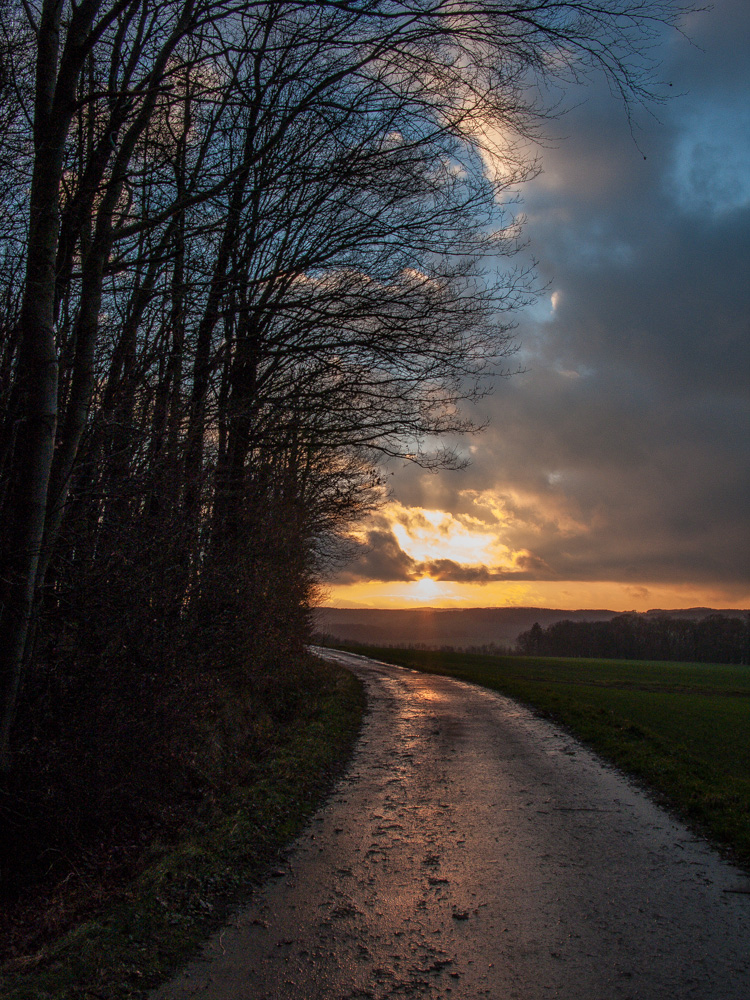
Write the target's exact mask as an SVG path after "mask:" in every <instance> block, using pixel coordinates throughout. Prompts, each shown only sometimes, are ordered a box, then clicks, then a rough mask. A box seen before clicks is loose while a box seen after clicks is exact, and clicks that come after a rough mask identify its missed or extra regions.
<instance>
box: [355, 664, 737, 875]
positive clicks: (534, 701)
mask: <svg viewBox="0 0 750 1000" xmlns="http://www.w3.org/2000/svg"><path fill="white" fill-rule="evenodd" d="M357 652H361V653H364V654H366V655H368V656H373V657H375V658H377V659H380V660H385V661H388V662H390V663H398V664H401V665H403V666H408V667H412V668H415V669H417V670H423V671H426V672H430V673H438V674H446V675H449V676H451V677H457V678H460V679H462V680H467V681H471V682H473V683H476V684H481V685H483V686H485V687H488V688H493V689H494V690H497V691H500V692H502V693H503V694H507V695H510V696H511V697H513V698H517V699H518V700H520V701H522V702H525V703H526V704H528V705H530V706H532V707H533V708H534V709H536V710H537V711H538V712H540V713H543V714H544V715H546V716H549V717H551V718H553V719H555V720H556V721H559V722H560V723H562V724H563V725H564V726H566V727H567V728H568V729H569V730H570V731H571V732H572V733H573V734H574V735H576V736H577V737H579V738H580V739H582V740H583V741H584V742H586V743H588V744H589V745H590V746H592V747H593V748H594V749H595V750H596V751H597V752H598V753H600V754H601V755H602V756H603V757H605V758H606V759H608V760H610V761H612V762H613V763H615V764H616V765H617V766H618V767H620V768H621V769H622V770H624V771H626V772H628V773H629V774H632V775H634V776H635V777H637V778H638V779H640V780H641V781H643V782H644V783H645V784H646V785H647V786H648V787H650V788H651V789H652V790H653V791H654V792H656V793H657V794H658V795H659V796H661V797H662V798H663V800H664V801H665V802H666V803H668V804H669V805H670V806H671V807H672V808H674V809H675V811H676V812H678V813H679V814H680V815H682V816H683V817H684V818H685V819H687V820H688V821H689V822H691V823H692V824H693V825H695V826H696V827H697V828H699V829H700V830H702V831H703V832H705V833H707V834H708V835H709V836H710V837H711V838H712V839H714V840H715V841H716V842H718V843H719V844H721V845H723V846H725V847H727V848H729V849H730V851H731V852H732V854H733V855H734V857H735V858H736V860H738V861H739V862H740V863H741V864H743V865H744V866H746V867H750V667H746V666H745V667H742V666H724V665H720V664H692V663H664V662H659V663H657V662H646V661H618V660H586V659H563V658H552V657H544V658H538V659H537V658H533V657H493V656H479V655H472V654H468V653H443V652H431V651H424V650H396V649H380V648H359V647H358V648H357Z"/></svg>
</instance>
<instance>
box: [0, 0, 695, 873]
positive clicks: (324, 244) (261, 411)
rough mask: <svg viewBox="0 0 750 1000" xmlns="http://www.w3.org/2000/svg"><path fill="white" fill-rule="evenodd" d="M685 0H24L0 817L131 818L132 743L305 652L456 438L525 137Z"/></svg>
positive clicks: (5, 387)
mask: <svg viewBox="0 0 750 1000" xmlns="http://www.w3.org/2000/svg"><path fill="white" fill-rule="evenodd" d="M677 14H678V4H676V3H673V2H670V0H576V2H573V3H570V2H565V3H563V2H558V0H544V2H538V0H536V2H535V0H519V2H516V3H512V4H511V3H508V2H507V0H496V2H490V0H478V2H472V3H465V2H463V0H445V2H442V0H434V2H423V0H415V2H409V3H394V2H382V0H367V2H363V3H360V2H356V3H354V2H348V0H335V2H333V0H332V2H316V3H309V2H292V3H250V2H247V0H210V2H209V0H159V2H158V3H157V2H156V0H79V2H73V0H21V2H18V0H0V591H1V593H0V599H1V602H2V606H1V609H0V710H1V712H2V715H1V716H0V764H1V765H2V771H3V772H4V774H5V777H4V778H3V788H2V797H1V799H0V811H1V812H2V816H3V820H4V824H5V828H7V829H11V831H12V829H16V830H18V831H22V832H23V831H24V830H25V831H28V830H29V829H34V828H35V823H36V819H35V817H37V818H38V816H39V815H41V814H44V815H45V816H46V817H47V818H46V819H45V822H47V823H48V822H52V820H51V819H50V817H53V816H54V815H55V803H58V804H59V803H60V802H62V801H63V800H64V801H67V802H68V803H69V804H70V802H72V801H74V802H75V815H71V814H70V811H69V812H68V813H67V814H66V816H67V818H66V820H65V822H66V823H67V824H68V827H67V829H68V830H69V832H70V838H69V839H73V840H74V839H75V836H77V833H76V831H77V830H78V826H79V825H80V823H81V822H82V821H81V815H83V814H84V813H85V814H88V815H96V816H97V817H98V820H97V822H98V824H99V826H98V828H97V829H98V830H99V833H98V834H97V836H99V835H101V836H102V837H105V838H106V835H107V834H106V830H105V828H107V824H108V823H110V819H109V817H110V814H114V813H113V810H114V811H116V808H115V805H113V802H114V801H115V800H116V799H117V796H118V795H120V792H122V795H121V796H120V799H117V801H119V802H120V805H119V806H117V808H120V809H121V812H126V811H127V794H129V793H128V790H127V789H125V790H124V791H123V790H122V789H123V781H122V780H121V779H122V775H123V774H125V773H127V774H128V775H129V780H132V775H133V774H134V773H135V772H136V771H137V770H138V769H139V767H140V763H141V762H142V760H143V759H144V758H147V759H149V761H150V763H151V766H150V768H149V770H150V772H151V773H152V774H153V775H158V774H159V773H160V769H161V768H165V767H166V766H167V765H168V764H169V762H170V761H171V760H172V758H173V756H174V754H175V753H176V752H177V751H176V750H175V747H179V745H180V741H179V739H178V736H180V734H181V733H182V734H183V735H184V733H187V735H186V736H185V746H187V747H189V745H190V739H191V738H193V737H192V736H191V732H192V730H191V728H190V727H191V725H193V720H194V719H195V716H196V712H197V711H198V709H200V710H201V711H203V713H204V715H205V714H206V713H208V711H209V706H210V705H211V704H212V702H211V698H212V696H213V695H212V692H214V691H215V689H216V686H217V685H225V684H227V683H229V681H228V680H227V678H232V681H231V683H239V681H238V678H247V676H248V675H252V674H261V673H262V674H263V675H264V676H267V675H268V674H269V672H271V674H272V673H273V671H277V672H278V671H280V670H283V669H284V667H283V665H284V663H285V662H287V659H286V658H287V657H288V652H289V650H293V649H296V648H298V646H299V644H300V642H301V641H302V640H303V639H304V637H305V634H306V631H305V630H306V628H307V616H308V610H309V607H310V605H311V603H312V602H313V601H314V598H315V593H316V587H317V582H318V580H319V579H320V578H321V576H322V575H323V574H324V572H325V568H326V561H327V560H329V559H330V558H332V557H333V556H332V552H333V549H334V548H335V546H333V542H334V541H335V539H336V537H337V536H340V535H341V534H342V533H344V532H345V530H346V527H347V525H348V524H350V523H351V522H352V521H353V520H356V519H357V518H359V517H361V516H362V515H363V514H364V513H366V512H367V511H368V510H370V509H371V508H372V507H373V506H374V505H375V504H376V503H377V502H378V499H379V496H380V494H381V488H382V487H381V482H380V478H379V473H378V471H377V470H378V467H379V462H380V460H381V459H382V458H383V457H384V456H398V457H401V458H404V459H407V460H411V461H417V462H421V463H423V464H425V465H428V466H429V465H444V464H451V463H456V462H457V461H458V460H457V458H456V457H455V455H454V454H453V453H452V452H451V450H450V448H445V447H443V446H442V445H441V443H440V442H441V440H445V439H446V435H448V436H450V435H455V434H457V433H460V432H465V431H470V430H471V429H472V427H473V421H472V417H471V409H470V404H471V403H472V401H475V400H477V399H478V398H480V397H481V395H482V394H483V393H484V392H485V390H486V388H487V385H488V380H489V379H490V377H494V376H496V375H497V374H499V373H504V372H506V366H507V365H508V363H509V360H508V359H509V355H510V353H511V351H512V325H511V321H512V309H513V308H514V307H515V306H517V305H518V304H519V302H521V301H524V300H525V298H526V297H527V296H528V294H529V280H528V276H527V275H526V274H524V273H521V272H519V271H517V270H515V271H514V270H513V267H512V264H511V263H510V262H508V261H506V260H504V258H509V257H512V255H513V254H514V252H515V251H516V250H517V248H518V245H519V244H518V240H519V230H518V226H517V223H516V221H515V220H514V218H513V216H512V214H508V213H507V212H506V211H504V210H503V208H502V203H503V200H504V198H507V196H508V192H511V191H512V190H513V189H514V187H515V185H516V184H517V183H518V182H519V181H521V180H522V179H523V178H524V177H528V176H529V175H530V174H531V173H533V172H534V170H535V169H536V164H535V163H534V162H532V161H529V160H528V159H527V158H525V157H524V150H523V145H522V144H523V141H524V140H525V139H527V138H528V137H530V136H533V135H534V134H536V132H537V131H538V129H539V128H540V126H542V127H543V124H544V119H545V117H546V115H547V114H548V109H549V108H550V107H551V106H553V105H554V103H555V101H556V100H557V99H558V98H559V95H560V93H561V92H560V91H557V90H555V89H554V87H555V86H556V85H557V84H560V83H561V82H564V81H565V80H567V79H570V78H571V77H576V78H579V79H582V78H585V76H586V74H587V73H589V72H603V73H605V74H606V75H607V77H608V78H609V81H610V83H611V86H612V89H613V91H614V92H615V93H616V94H618V95H619V96H620V97H621V98H623V99H624V104H625V107H626V110H627V109H628V108H632V107H633V106H634V105H635V104H637V103H638V102H641V101H649V100H652V99H654V98H655V97H656V96H657V91H656V90H655V89H654V87H655V85H654V82H653V79H652V75H651V72H650V70H651V67H650V65H649V54H648V52H649V40H650V39H651V38H652V37H653V36H654V33H656V32H658V31H659V30H661V29H662V28H663V26H664V24H665V23H669V22H670V21H671V20H673V19H674V18H675V17H676V16H677ZM545 88H547V89H546V90H545ZM467 407H469V408H468V409H467ZM448 439H449V440H450V437H449V438H448ZM175 720H177V722H175ZM178 722H179V725H178V724H177V723H178ZM180 727H182V728H180ZM180 738H181V737H180ZM189 755H190V754H189V752H188V750H186V751H185V754H184V756H185V758H187V757H189ZM123 803H125V804H124V805H123ZM112 822H114V821H112ZM110 825H111V824H110ZM103 830H104V831H105V832H102V831H103ZM71 831H72V832H71ZM45 864H46V862H45Z"/></svg>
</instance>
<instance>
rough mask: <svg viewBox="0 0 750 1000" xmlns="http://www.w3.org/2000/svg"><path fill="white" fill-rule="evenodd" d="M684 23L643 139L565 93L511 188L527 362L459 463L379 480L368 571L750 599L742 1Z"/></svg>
mask: <svg viewBox="0 0 750 1000" xmlns="http://www.w3.org/2000/svg"><path fill="white" fill-rule="evenodd" d="M686 28H687V30H688V31H689V32H690V34H691V37H692V40H693V42H694V43H695V44H691V43H690V42H688V41H686V40H685V39H684V38H682V37H681V36H679V35H676V34H675V35H672V36H670V37H669V38H668V39H666V40H665V43H664V57H665V63H664V66H663V77H664V79H665V80H668V81H670V82H671V83H673V88H672V92H674V93H675V94H676V95H677V96H676V97H675V98H674V100H671V101H669V102H668V103H667V104H666V105H664V106H663V107H661V108H660V109H659V110H658V115H659V119H660V120H659V121H657V120H654V119H651V118H649V117H648V115H646V114H643V115H642V116H641V118H640V121H639V123H638V127H637V129H636V139H637V144H636V142H634V140H633V138H632V136H631V134H630V132H629V129H628V126H627V122H626V119H625V115H624V113H623V111H622V109H621V108H620V107H619V106H618V104H617V102H616V101H615V100H613V99H612V98H611V96H610V95H609V93H608V92H607V88H606V86H595V85H590V86H589V87H587V88H586V89H585V90H584V89H582V90H581V91H579V92H577V93H573V94H571V97H570V103H571V104H576V103H577V106H576V107H575V108H574V110H572V111H571V112H570V113H569V114H568V115H567V116H566V117H565V118H564V119H563V120H562V121H561V122H560V123H559V129H558V131H559V134H560V135H561V136H562V135H563V134H564V136H565V138H561V139H560V140H559V141H558V142H556V143H554V144H552V145H551V146H550V147H549V148H546V149H544V150H543V151H542V162H543V167H544V173H543V174H542V175H541V176H540V177H539V178H538V179H537V180H535V181H533V182H530V183H529V184H527V185H526V186H525V187H524V188H523V189H522V191H521V193H522V196H523V198H524V210H525V212H526V215H527V217H528V224H527V229H526V236H527V238H528V239H529V241H530V251H529V252H530V253H532V254H533V255H534V257H535V258H536V259H537V260H538V261H539V265H538V266H539V274H540V280H541V282H542V283H546V284H548V287H549V293H550V296H551V297H550V298H548V299H546V300H544V301H542V302H541V303H539V304H538V305H537V306H536V307H535V308H533V309H530V310H528V311H527V312H525V313H522V314H519V317H518V318H519V327H518V338H519V340H520V342H521V345H522V355H521V356H522V361H523V364H524V366H525V367H526V369H527V371H526V373H525V374H523V375H520V376H516V377H514V378H512V379H510V380H505V381H503V382H501V383H499V384H498V386H497V389H496V392H495V393H494V395H493V396H491V397H490V398H488V399H487V400H485V401H484V402H483V404H482V410H481V411H480V412H479V414H478V417H479V420H480V421H481V419H482V418H483V417H487V418H489V420H490V426H489V428H488V429H487V430H486V431H485V432H484V433H483V434H482V435H480V436H479V437H477V438H476V439H474V440H473V441H472V442H471V443H470V450H471V459H472V464H471V465H470V467H469V468H468V469H465V470H463V471H459V472H446V473H440V474H438V475H430V474H425V473H424V472H423V471H422V470H420V469H418V468H412V467H406V468H398V469H394V470H393V471H394V475H393V477H392V482H393V491H394V494H395V496H396V497H397V498H398V501H399V502H400V506H401V512H400V513H399V515H398V517H395V516H393V528H392V529H391V534H390V535H389V534H388V529H387V527H386V525H387V524H390V520H389V518H386V519H385V521H384V522H383V524H382V525H381V530H382V531H383V532H385V534H384V535H383V539H382V540H383V544H384V546H385V549H384V553H383V554H382V555H381V556H380V557H379V559H378V558H376V557H375V555H374V554H373V555H372V556H370V557H368V559H370V560H371V562H372V566H373V571H374V572H378V573H379V574H380V575H378V576H377V577H374V578H375V579H386V575H385V574H386V573H390V574H393V575H392V576H391V577H389V578H390V579H394V580H406V579H415V578H416V577H417V576H418V575H419V574H420V573H423V572H426V573H429V574H430V575H433V576H434V577H435V578H436V579H441V580H451V581H455V582H461V581H467V582H468V581H474V582H480V583H481V582H482V581H486V582H490V583H491V582H493V581H496V580H501V579H529V580H534V579H536V580H547V581H554V580H559V581H565V580H569V581H597V580H598V581H605V580H606V581H619V582H620V583H622V584H624V585H626V586H627V587H628V588H630V590H631V592H632V594H633V597H634V598H635V597H638V598H639V599H645V597H644V590H645V593H646V594H647V593H648V592H649V590H651V589H652V588H656V587H657V586H661V585H667V584H669V585H674V586H675V587H689V586H692V585H696V586H702V587H704V588H709V587H714V588H716V589H717V592H718V591H719V590H720V589H721V588H728V589H730V590H731V591H732V592H733V593H741V592H743V588H744V592H745V593H748V596H749V598H750V582H749V581H748V559H747V553H748V551H750V538H748V518H747V511H748V509H750V482H749V476H748V469H750V435H748V434H747V428H748V427H749V426H750V335H749V334H750V282H748V281H747V275H748V273H750V150H749V149H748V140H747V136H748V135H750V122H748V121H747V116H748V112H747V93H748V92H750V58H748V51H747V49H748V44H747V43H746V42H744V41H743V39H750V5H748V4H747V3H746V2H745V0H719V2H717V3H716V4H715V5H714V9H713V10H712V11H710V12H704V13H701V14H695V15H691V16H690V18H689V19H688V21H687V22H686ZM579 98H580V100H579ZM644 154H645V156H646V159H645V160H644V158H643V157H644ZM464 447H465V448H467V450H468V448H469V445H467V443H464ZM425 511H432V512H433V514H432V515H430V517H431V518H432V520H430V518H425V515H424V512H425ZM434 512H443V513H444V515H445V517H444V519H443V520H439V519H436V516H435V514H434ZM389 516H390V515H389ZM420 532H421V533H422V534H421V535H420ZM438 536H440V538H441V539H442V543H441V544H438V541H439V539H438ZM417 541H419V543H420V544H417ZM375 543H377V544H380V543H379V541H378V538H377V537H376V536H374V535H373V536H371V538H370V544H375ZM441 545H442V547H441ZM472 546H473V547H472ZM369 565H370V564H369V563H368V562H366V561H365V562H359V563H358V567H359V569H361V570H362V572H363V573H364V570H365V568H366V566H369ZM397 574H400V575H397Z"/></svg>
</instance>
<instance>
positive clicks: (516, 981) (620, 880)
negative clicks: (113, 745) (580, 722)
mask: <svg viewBox="0 0 750 1000" xmlns="http://www.w3.org/2000/svg"><path fill="white" fill-rule="evenodd" d="M329 655H331V656H332V657H335V658H336V659H338V660H340V661H342V662H344V663H346V664H347V665H348V666H351V667H352V669H354V670H355V671H356V672H357V673H358V674H359V675H360V676H361V677H362V678H363V679H364V680H365V682H366V684H367V689H368V693H369V699H370V712H369V714H368V716H367V719H366V722H365V727H364V731H363V735H362V738H361V740H360V743H359V746H358V749H357V752H356V754H355V758H354V760H353V763H352V766H351V769H350V771H349V773H348V775H347V777H346V778H345V780H344V781H342V783H341V784H340V786H339V789H338V791H337V793H336V794H335V795H334V796H333V798H332V799H331V800H330V801H329V803H328V804H327V806H326V807H325V808H324V809H323V810H322V811H321V812H320V813H319V814H318V816H317V817H316V818H315V819H314V821H313V822H312V824H311V825H310V827H309V829H308V830H307V832H306V833H305V834H304V835H303V837H302V838H301V839H300V841H299V842H298V844H297V845H296V846H295V848H294V849H293V851H292V852H291V853H290V855H289V858H288V861H287V863H286V864H285V865H284V866H283V869H280V870H279V871H278V872H277V873H276V874H275V877H274V878H273V879H272V880H271V881H270V882H269V884H268V885H267V886H266V887H265V889H264V890H263V891H262V892H259V893H258V895H257V897H256V899H255V901H254V903H253V905H252V906H250V908H249V909H247V910H246V911H245V912H243V913H242V914H241V915H240V916H239V918H238V919H237V921H236V923H235V924H234V925H232V926H231V927H228V928H226V929H225V930H224V931H223V932H222V933H221V934H217V935H216V936H215V937H214V938H213V939H212V940H211V942H210V943H209V944H208V946H207V947H206V949H205V953H204V955H203V956H202V958H201V959H200V960H198V961H196V962H194V963H193V964H192V965H191V966H190V967H189V968H188V969H186V970H185V972H184V973H183V974H182V975H180V976H179V977H178V978H177V979H176V980H175V981H173V982H172V983H170V984H169V985H168V986H166V987H164V988H162V990H160V991H159V992H158V993H157V994H156V995H155V996H156V997H157V998H158V1000H187V998H202V1000H365V998H367V1000H385V998H386V997H420V998H445V1000H448V998H450V1000H475V998H479V997H491V998H493V1000H511V998H518V1000H542V998H544V1000H546V998H553V997H554V998H564V1000H688V998H695V1000H740V998H742V1000H748V998H750V894H749V893H750V878H748V877H747V876H746V875H744V874H743V873H741V872H740V871H738V870H737V869H735V868H733V867H732V866H730V865H728V864H726V863H725V862H723V861H722V860H721V859H720V858H719V857H718V856H717V854H716V853H715V852H714V851H712V850H711V849H710V848H708V847H707V846H705V845H704V844H702V843H701V842H700V841H698V840H696V838H695V837H693V836H692V835H691V834H690V833H689V832H688V831H686V830H685V829H684V828H683V827H682V826H681V825H679V824H678V823H676V822H674V821H673V820H672V819H670V818H669V816H667V815H666V814H665V813H664V812H663V811H662V810H660V809H659V808H657V807H656V806H655V805H653V804H652V803H651V802H650V801H649V800H648V799H647V798H646V797H645V796H644V795H643V794H642V793H640V792H639V791H638V790H637V789H635V788H634V787H633V786H632V785H631V784H629V783H628V782H627V781H625V780H624V779H623V778H622V777H621V776H620V775H618V774H617V773H616V772H614V771H613V770H611V769H609V768H607V767H604V766H603V765H602V764H601V763H600V762H599V761H598V760H597V759H596V758H595V757H594V756H593V755H592V754H590V753H589V752H588V751H587V750H585V749H583V748H582V747H581V746H580V745H579V744H577V743H575V742H574V741H573V740H572V739H571V738H570V737H568V736H567V735H565V734H563V733H561V732H560V731H559V730H558V729H556V728H555V727H553V726H551V725H550V724H549V723H546V722H544V721H542V720H540V719H537V718H535V717H534V716H533V715H532V714H531V713H530V712H528V711H527V710H525V709H523V708H521V707H519V706H518V705H517V704H515V703H514V702H512V701H510V700H508V699H506V698H503V697H501V696H499V695H496V694H493V693H490V692H487V691H484V690H482V689H481V688H476V687H472V686H470V685H467V684H462V683H460V682H457V681H452V680H449V679H446V678H440V677H429V676H426V675H422V674H418V673H414V672H411V671H407V670H402V669H400V668H398V667H389V666H386V665H383V664H375V663H373V662H372V661H367V660H364V659H362V658H353V657H350V656H348V655H347V654H343V653H341V654H339V653H331V654H329Z"/></svg>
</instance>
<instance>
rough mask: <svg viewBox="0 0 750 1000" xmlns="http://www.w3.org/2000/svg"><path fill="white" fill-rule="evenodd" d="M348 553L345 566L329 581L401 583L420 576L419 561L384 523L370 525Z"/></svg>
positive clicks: (344, 582) (342, 582)
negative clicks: (416, 560) (404, 548)
mask: <svg viewBox="0 0 750 1000" xmlns="http://www.w3.org/2000/svg"><path fill="white" fill-rule="evenodd" d="M348 556H349V558H348V560H347V563H346V565H345V566H344V567H342V568H341V569H340V570H339V571H338V573H336V574H335V575H334V576H332V577H331V579H330V582H331V583H334V584H346V583H357V582H359V581H360V580H380V581H387V582H397V581H400V582H404V581H407V580H416V579H418V578H419V576H420V574H419V572H418V564H417V563H416V562H415V560H414V559H412V558H411V556H409V555H407V553H406V552H404V551H403V549H402V548H401V546H400V545H399V543H398V540H397V539H396V536H395V535H394V534H393V532H392V531H391V530H390V528H389V527H388V526H387V525H386V524H381V525H380V526H378V527H374V528H371V529H370V530H368V531H367V532H366V533H365V535H364V537H363V538H362V539H357V540H356V541H353V542H352V543H351V549H350V551H349V553H348Z"/></svg>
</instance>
